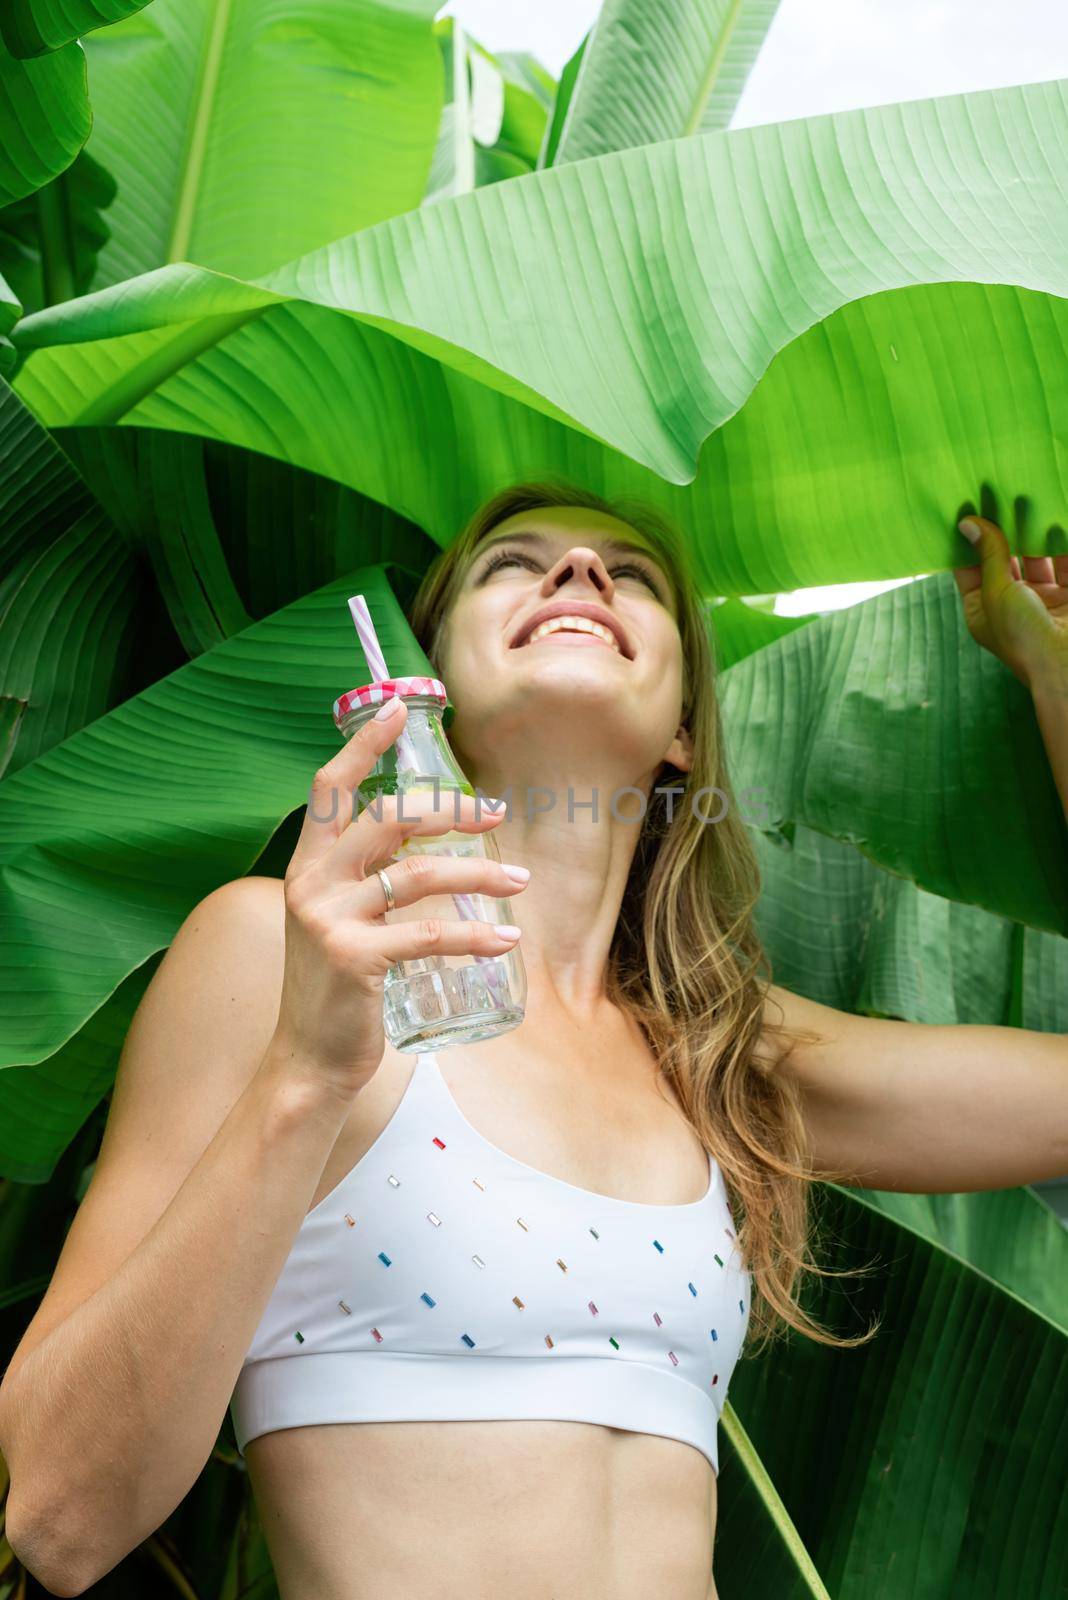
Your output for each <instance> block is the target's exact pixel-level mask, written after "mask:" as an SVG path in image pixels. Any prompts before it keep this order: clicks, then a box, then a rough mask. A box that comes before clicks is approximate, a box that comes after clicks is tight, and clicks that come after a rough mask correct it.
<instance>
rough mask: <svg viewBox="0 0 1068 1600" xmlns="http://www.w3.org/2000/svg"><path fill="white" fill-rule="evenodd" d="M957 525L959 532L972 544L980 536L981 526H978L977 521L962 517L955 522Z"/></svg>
mask: <svg viewBox="0 0 1068 1600" xmlns="http://www.w3.org/2000/svg"><path fill="white" fill-rule="evenodd" d="M957 527H958V528H959V529H960V531H961V533H963V535H964V537H965V538H966V539H970V540H971V542H972V544H975V543H976V542H977V540H979V539H980V538H981V537H982V533H983V530H982V528H980V526H979V524H978V523H977V522H973V521H972V519H971V518H970V517H963V518H962V519H961V521H960V522H958V523H957Z"/></svg>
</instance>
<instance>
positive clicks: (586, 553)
mask: <svg viewBox="0 0 1068 1600" xmlns="http://www.w3.org/2000/svg"><path fill="white" fill-rule="evenodd" d="M572 578H577V579H578V580H579V582H580V583H588V584H589V585H590V586H591V587H592V588H594V589H596V590H597V592H598V594H599V596H600V598H601V599H603V600H611V598H612V591H613V589H614V588H615V585H614V584H613V582H612V580H611V578H610V577H609V575H608V568H607V567H606V566H605V564H604V562H603V561H602V560H601V558H600V556H599V555H598V554H597V551H596V550H592V549H591V548H590V546H589V545H585V544H576V545H572V547H571V549H570V550H566V551H565V552H564V554H563V555H562V556H561V557H560V559H559V561H557V562H555V563H554V564H553V565H552V566H551V567H550V568H549V570H548V572H547V573H546V574H545V578H544V581H543V583H542V590H543V592H544V593H546V594H548V595H552V594H555V592H556V590H557V589H559V588H560V587H561V585H563V584H565V583H568V582H569V581H570V580H571V579H572Z"/></svg>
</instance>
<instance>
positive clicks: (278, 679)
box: [0, 567, 429, 1064]
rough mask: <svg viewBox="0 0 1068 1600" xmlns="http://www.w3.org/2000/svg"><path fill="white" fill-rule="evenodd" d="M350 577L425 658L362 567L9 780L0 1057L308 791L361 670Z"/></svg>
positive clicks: (151, 933) (242, 858)
mask: <svg viewBox="0 0 1068 1600" xmlns="http://www.w3.org/2000/svg"><path fill="white" fill-rule="evenodd" d="M353 593H362V594H365V595H366V596H367V599H368V603H369V604H370V606H371V609H372V614H373V615H374V617H375V624H376V627H377V629H378V633H379V637H380V639H381V640H382V644H383V648H384V650H385V653H386V659H387V660H388V661H389V662H390V664H391V667H392V669H393V670H394V671H403V672H426V671H428V670H429V667H428V664H427V662H426V659H425V657H424V656H423V655H422V652H421V651H419V649H418V647H417V645H416V644H415V641H414V639H413V638H412V636H411V633H410V631H409V630H408V627H407V624H406V622H405V620H404V614H403V611H402V610H401V608H400V606H399V604H398V602H397V600H396V598H395V597H394V592H393V590H392V588H391V587H390V584H389V582H388V581H387V576H386V569H385V568H384V567H378V568H367V569H362V570H357V571H356V572H350V573H347V574H345V575H344V576H342V577H341V578H339V579H335V581H334V582H333V583H331V584H328V585H326V586H325V587H324V588H322V589H318V590H316V591H314V593H312V594H310V595H306V596H304V597H303V598H302V599H300V600H298V601H296V602H295V603H294V604H293V605H291V606H288V607H285V608H284V609H283V610H281V611H279V612H276V613H275V614H273V615H272V616H270V617H268V618H266V619H264V620H263V621H260V622H256V623H253V624H252V625H251V626H249V627H247V628H245V629H244V631H243V632H241V633H239V634H237V635H235V636H234V637H232V638H229V639H224V640H223V641H222V642H221V643H219V644H217V645H215V646H214V647H213V648H211V649H208V650H205V651H203V652H202V653H201V654H199V655H198V656H197V657H196V658H195V659H194V660H192V661H189V662H187V663H186V664H185V665H184V666H182V667H179V668H178V669H177V671H175V672H172V673H171V674H170V675H169V676H168V677H166V678H163V679H161V680H160V681H159V682H157V683H154V684H152V685H150V687H149V688H147V689H145V690H144V691H143V692H142V693H141V694H140V695H137V696H134V697H132V698H130V699H128V700H126V701H124V702H123V703H122V704H121V705H119V706H117V707H116V708H115V709H114V710H112V711H110V712H108V713H107V715H105V716H102V717H98V718H97V719H96V721H95V722H91V723H89V724H88V726H86V727H83V728H81V729H80V730H79V731H78V732H76V733H74V734H72V735H71V736H70V737H69V738H68V739H66V740H65V741H64V742H63V743H62V744H61V745H57V746H55V747H54V748H53V749H51V750H49V751H47V752H45V754H43V755H41V756H39V757H38V758H37V760H36V761H33V762H31V763H30V764H29V765H28V766H25V767H23V768H21V769H20V770H19V771H18V772H15V773H13V774H11V775H10V776H9V777H8V778H6V779H5V780H4V783H3V786H2V788H0V812H2V814H3V821H2V823H0V837H2V838H3V840H4V857H3V860H2V861H0V894H2V903H3V906H4V914H3V927H2V932H0V940H2V944H3V949H4V955H3V958H2V963H3V985H4V988H5V991H6V992H7V994H8V997H9V1004H8V1006H7V1007H6V1016H5V1019H4V1032H5V1034H6V1035H7V1039H6V1044H7V1046H8V1048H9V1050H10V1053H6V1052H5V1054H4V1058H3V1060H4V1064H6V1063H8V1062H33V1061H41V1060H43V1059H45V1057H46V1056H48V1055H50V1054H51V1053H52V1051H53V1050H55V1049H56V1048H58V1046H59V1045H61V1044H63V1043H65V1042H66V1040H67V1039H69V1038H70V1037H71V1035H72V1034H73V1033H74V1032H75V1030H76V1029H77V1028H78V1027H79V1026H80V1025H81V1023H82V1022H83V1021H84V1020H85V1019H86V1017H88V1016H90V1015H91V1014H92V1012H93V1011H95V1010H96V1008H97V1007H98V1006H99V1005H100V1004H101V1003H102V1002H103V1001H104V1000H105V999H106V998H107V996H108V994H110V993H111V992H112V991H113V990H114V989H115V987H116V986H117V985H118V983H119V982H120V981H121V980H122V979H123V978H124V977H126V976H127V974H128V973H130V972H131V971H132V970H133V969H134V967H136V966H139V965H140V964H141V963H142V962H143V961H145V960H146V959H147V958H148V957H149V956H150V955H151V954H153V953H154V952H155V951H157V950H160V949H162V948H164V947H165V946H166V945H168V944H169V943H170V941H171V939H172V938H173V936H174V933H175V931H176V930H177V927H178V925H179V923H180V922H181V920H182V918H183V917H184V916H185V914H186V912H187V911H189V910H190V909H191V907H192V906H193V905H194V904H195V903H196V902H197V900H199V899H200V898H201V897H202V896H203V895H205V894H206V893H208V892H209V890H211V889H212V888H214V887H215V886H216V885H217V884H219V883H221V882H224V881H225V880H226V879H228V878H231V877H235V876H240V875H241V874H242V873H244V872H247V871H248V870H249V868H250V866H251V865H252V863H253V862H254V861H255V859H256V857H257V856H258V855H259V853H260V850H261V849H262V848H263V846H264V844H265V843H266V842H267V840H268V839H269V838H270V836H271V834H272V833H273V832H274V830H275V829H276V828H277V826H278V824H279V823H280V822H281V821H282V819H283V817H285V816H286V815H287V814H288V813H289V812H290V811H292V810H293V808H294V807H295V806H297V805H301V804H303V803H304V801H305V800H306V799H307V792H308V787H309V784H310V782H311V778H312V775H313V773H314V772H315V770H316V768H317V767H318V766H319V765H321V763H322V762H323V760H324V759H326V758H327V757H328V756H329V755H330V754H331V753H333V751H334V750H335V749H336V748H337V744H338V736H337V732H336V729H335V728H334V726H333V721H332V718H331V707H332V705H333V702H334V700H335V699H336V697H337V695H338V694H340V693H341V692H342V691H343V690H344V689H346V688H351V687H352V685H353V683H355V682H364V681H366V678H365V676H361V674H365V673H366V666H365V664H364V661H363V657H362V654H361V652H360V650H359V648H358V644H357V640H356V635H355V633H354V631H353V628H352V622H351V619H350V617H349V614H348V609H347V606H346V604H345V601H346V599H347V597H348V596H349V595H350V594H353ZM394 663H395V664H394ZM76 796H77V797H76ZM86 806H87V807H88V810H86V809H84V808H85V807H86ZM46 840H47V843H46V842H45V841H46ZM135 862H136V865H135Z"/></svg>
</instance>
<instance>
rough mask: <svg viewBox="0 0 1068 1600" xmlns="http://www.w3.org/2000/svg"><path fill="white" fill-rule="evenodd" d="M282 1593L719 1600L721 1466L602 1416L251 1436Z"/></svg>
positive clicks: (441, 1599) (337, 1598)
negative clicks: (715, 1570) (716, 1545)
mask: <svg viewBox="0 0 1068 1600" xmlns="http://www.w3.org/2000/svg"><path fill="white" fill-rule="evenodd" d="M246 1462H247V1465H248V1470H249V1475H250V1480H251V1483H252V1488H253V1492H254V1494H255V1497H256V1503H257V1506H258V1508H259V1512H260V1517H261V1519H262V1522H263V1527H264V1532H265V1535H266V1539H267V1546H268V1549H269V1551H270V1554H271V1559H272V1561H273V1563H274V1567H275V1572H276V1574H277V1578H278V1584H279V1590H280V1594H281V1600H311V1597H313V1596H314V1600H382V1596H383V1595H388V1596H389V1597H390V1600H501V1597H502V1596H505V1595H506V1596H508V1600H650V1596H653V1595H670V1596H671V1597H672V1600H716V1588H715V1584H714V1582H713V1579H712V1546H713V1540H714V1536H715V1523H716V1476H715V1473H714V1472H713V1470H712V1466H711V1463H710V1462H709V1461H708V1459H707V1457H705V1456H704V1455H703V1454H702V1453H701V1452H700V1451H699V1450H696V1449H695V1448H694V1447H693V1446H692V1445H688V1444H683V1443H681V1442H680V1441H678V1440H676V1439H665V1438H660V1437H659V1436H653V1435H650V1434H644V1433H631V1432H627V1431H624V1430H622V1429H619V1428H608V1427H602V1426H601V1425H599V1424H596V1423H585V1422H549V1421H541V1420H538V1421H522V1422H515V1421H494V1422H372V1423H368V1422H358V1423H331V1424H328V1425H326V1426H322V1425H316V1426H313V1427H303V1428H286V1429H282V1430H279V1431H277V1432H275V1433H268V1434H263V1435H261V1436H260V1437H259V1438H258V1439H253V1440H251V1441H250V1442H249V1444H248V1445H247V1446H246Z"/></svg>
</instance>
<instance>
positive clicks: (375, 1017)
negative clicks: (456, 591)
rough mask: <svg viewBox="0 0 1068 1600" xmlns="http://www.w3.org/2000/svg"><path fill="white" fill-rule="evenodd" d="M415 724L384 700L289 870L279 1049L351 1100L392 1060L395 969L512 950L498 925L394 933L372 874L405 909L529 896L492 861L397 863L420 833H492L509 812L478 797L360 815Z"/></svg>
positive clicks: (350, 749) (332, 777) (389, 799)
mask: <svg viewBox="0 0 1068 1600" xmlns="http://www.w3.org/2000/svg"><path fill="white" fill-rule="evenodd" d="M383 713H387V714H386V715H383ZM407 716H408V713H407V710H406V709H405V708H404V705H403V702H402V701H401V700H399V699H397V698H396V697H395V698H394V699H393V700H392V701H387V702H386V703H385V704H384V705H383V706H382V707H381V708H380V711H379V713H378V714H377V715H376V716H375V717H372V718H370V719H369V720H368V721H367V722H365V723H364V724H363V726H362V727H360V728H359V730H358V731H357V732H356V733H355V734H353V736H352V738H351V739H349V741H348V742H347V743H346V744H345V745H344V746H343V748H342V749H341V750H339V751H338V753H337V755H336V756H334V757H333V758H332V760H330V761H328V762H327V763H326V765H325V766H323V767H320V769H319V771H318V772H317V773H316V774H315V777H314V779H313V781H312V786H311V794H310V796H309V801H308V808H307V810H306V812H305V816H304V823H303V826H302V828H301V831H300V837H299V838H298V840H297V846H296V849H295V850H294V852H293V856H292V859H291V861H290V863H289V866H288V868H287V869H286V876H285V965H284V969H283V977H282V995H281V1003H280V1005H279V1012H278V1022H277V1025H276V1028H275V1033H274V1039H273V1041H272V1046H273V1051H274V1054H275V1057H276V1058H281V1059H283V1060H287V1061H290V1062H292V1063H293V1069H294V1071H299V1072H300V1074H301V1075H302V1076H303V1077H304V1078H307V1077H309V1075H310V1076H311V1077H312V1078H313V1079H314V1080H315V1081H317V1082H322V1083H323V1084H324V1085H326V1086H328V1087H330V1088H336V1089H337V1090H338V1092H339V1093H340V1094H342V1095H346V1096H352V1095H354V1094H356V1093H358V1092H359V1090H360V1089H361V1088H362V1087H363V1086H364V1084H365V1083H367V1081H368V1080H369V1079H370V1078H372V1077H373V1076H374V1074H375V1072H376V1071H377V1070H378V1067H379V1064H380V1063H381V1060H382V1057H383V1055H384V1053H385V1029H384V1024H383V989H384V984H385V977H386V974H387V972H388V971H389V969H390V968H391V967H392V966H394V965H395V964H396V963H397V962H398V961H410V960H416V959H418V958H420V957H428V956H433V955H464V954H471V955H484V956H498V955H501V954H502V953H503V952H504V951H506V950H510V949H511V948H512V947H513V946H514V944H515V942H516V941H515V937H514V936H506V935H504V934H501V933H498V932H497V931H496V929H495V926H494V925H493V924H491V923H486V922H476V921H468V920H465V919H461V918H459V917H457V918H456V919H452V918H438V917H426V918H421V919H413V920H410V921H407V920H406V921H395V922H393V923H391V924H388V925H387V923H386V922H385V920H384V915H383V913H384V912H385V909H386V903H385V892H384V889H383V886H382V882H381V879H380V878H379V877H378V876H377V872H376V869H377V868H378V867H384V866H387V865H388V866H389V881H390V883H391V885H392V887H393V892H394V895H395V897H396V905H397V907H398V908H400V907H402V906H410V905H412V904H414V903H415V902H417V901H419V900H421V899H423V898H424V897H426V896H435V895H443V894H444V895H453V894H478V893H481V894H485V895H491V896H494V897H503V896H505V895H511V894H516V893H518V891H519V890H520V889H522V888H523V887H524V886H525V879H524V880H523V881H522V882H520V881H517V879H516V878H513V877H511V876H510V875H509V870H508V868H507V867H505V866H502V865H501V863H500V862H498V861H495V860H492V859H489V858H485V857H478V858H475V859H465V858H461V857H459V856H449V855H436V856H435V855H421V854H416V853H413V854H410V855H407V856H405V858H404V859H403V860H402V861H398V862H394V861H393V857H394V855H395V853H396V852H397V851H398V850H399V849H400V848H401V846H402V845H403V844H404V843H405V842H406V841H407V840H408V839H409V838H410V837H411V836H412V835H415V834H445V833H450V832H452V831H457V832H460V833H485V832H486V831H488V830H489V829H491V828H494V827H496V825H497V824H498V823H499V822H500V821H501V819H502V817H503V816H504V811H503V810H501V811H496V812H494V811H485V810H483V809H482V807H481V806H480V804H479V802H478V800H477V799H476V797H474V796H472V795H463V794H457V793H456V792H454V791H451V790H443V791H442V792H441V793H440V795H439V797H438V803H437V804H436V805H435V798H434V795H433V794H432V793H429V792H427V791H420V793H419V796H418V801H419V804H418V807H416V805H415V804H413V799H412V796H411V795H408V796H407V797H405V798H406V800H407V803H406V804H402V803H401V800H400V799H399V798H398V797H397V796H392V795H380V796H379V797H378V798H377V800H376V801H375V804H374V805H373V806H365V809H364V810H362V811H358V812H357V807H356V799H357V795H358V786H359V784H360V783H362V782H363V780H364V779H365V778H367V777H368V775H369V774H370V773H371V772H372V771H373V770H374V767H375V763H376V761H377V760H378V758H379V756H380V755H381V754H382V752H383V751H384V750H386V749H388V747H389V746H390V745H391V744H392V743H393V742H394V740H395V739H396V738H397V736H398V734H399V733H400V732H401V731H402V730H403V728H404V725H405V722H406V721H407ZM398 811H401V812H402V813H403V817H399V816H398ZM520 871H522V869H520Z"/></svg>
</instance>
